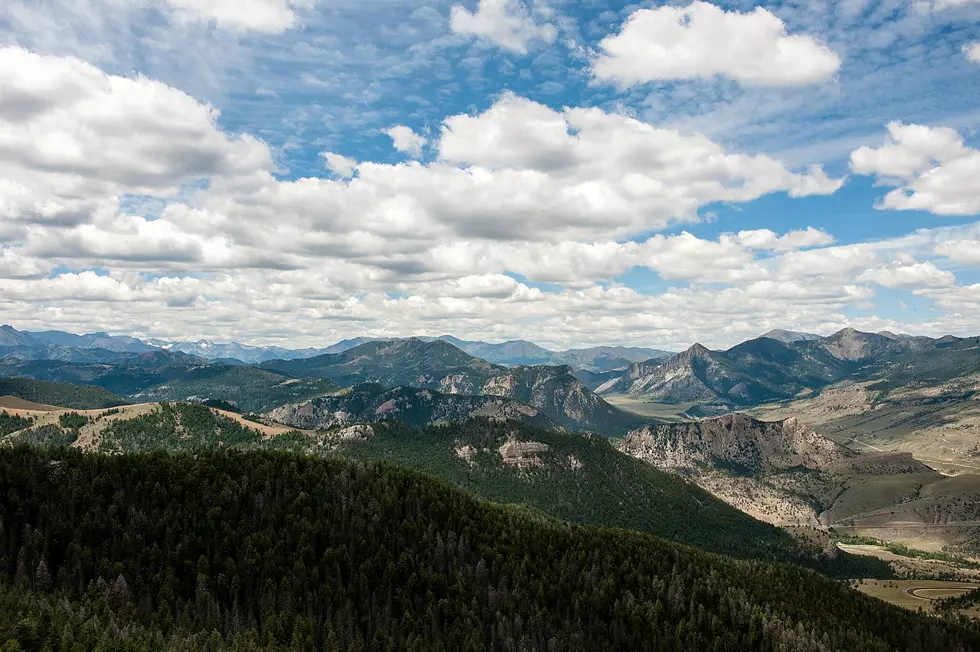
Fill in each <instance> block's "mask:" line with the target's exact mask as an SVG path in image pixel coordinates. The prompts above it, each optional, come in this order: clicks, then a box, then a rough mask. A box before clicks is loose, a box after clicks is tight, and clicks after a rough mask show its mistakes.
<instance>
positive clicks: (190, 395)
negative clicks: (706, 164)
mask: <svg viewBox="0 0 980 652" xmlns="http://www.w3.org/2000/svg"><path fill="white" fill-rule="evenodd" d="M336 389H337V384H336V383H334V382H333V381H332V380H330V379H329V378H299V379H293V378H289V377H287V376H283V375H281V374H277V373H273V372H271V371H264V370H262V369H255V368H254V367H243V366H235V367H232V366H227V365H208V366H204V367H195V368H191V369H188V370H187V371H186V372H185V373H184V374H182V375H181V376H180V377H179V378H177V379H175V380H172V381H169V382H167V383H165V384H163V385H158V386H156V387H150V388H148V389H146V390H143V391H141V392H138V393H136V394H134V395H133V396H132V397H133V398H134V399H138V400H140V401H149V402H153V401H186V400H208V399H215V400H222V401H228V402H230V403H232V404H233V405H235V406H236V407H237V408H238V409H239V410H241V411H242V412H256V413H261V412H266V411H268V410H272V409H274V408H277V407H279V406H282V405H286V404H288V403H295V402H298V401H305V400H308V399H310V398H314V397H317V396H323V395H324V394H329V393H330V392H333V391H335V390H336Z"/></svg>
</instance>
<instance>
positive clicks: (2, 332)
mask: <svg viewBox="0 0 980 652" xmlns="http://www.w3.org/2000/svg"><path fill="white" fill-rule="evenodd" d="M39 344H40V342H38V341H37V340H35V339H34V338H33V337H31V336H30V335H28V334H27V333H22V332H21V331H19V330H17V329H15V328H13V327H12V326H6V325H4V326H0V346H2V347H8V346H23V347H30V346H38V345H39Z"/></svg>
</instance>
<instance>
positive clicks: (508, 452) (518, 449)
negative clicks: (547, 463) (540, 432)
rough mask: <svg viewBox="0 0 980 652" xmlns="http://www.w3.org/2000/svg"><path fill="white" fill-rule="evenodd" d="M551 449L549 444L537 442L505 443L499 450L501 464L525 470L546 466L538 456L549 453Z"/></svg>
mask: <svg viewBox="0 0 980 652" xmlns="http://www.w3.org/2000/svg"><path fill="white" fill-rule="evenodd" d="M550 449H551V447H550V446H548V445H547V444H542V443H539V442H536V441H517V440H516V439H511V440H508V441H507V442H505V443H504V444H503V445H502V446H501V447H500V448H499V449H498V452H499V453H500V461H501V463H503V464H506V465H508V466H515V467H517V468H520V469H523V468H530V467H540V466H544V462H543V461H542V460H541V458H540V457H538V454H539V453H547V452H548V451H549V450H550Z"/></svg>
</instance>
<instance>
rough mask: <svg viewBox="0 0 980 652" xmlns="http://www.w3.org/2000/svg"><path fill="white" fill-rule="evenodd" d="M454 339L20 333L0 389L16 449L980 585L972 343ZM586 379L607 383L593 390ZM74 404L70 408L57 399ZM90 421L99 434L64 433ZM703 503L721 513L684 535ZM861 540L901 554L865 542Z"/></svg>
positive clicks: (836, 570) (788, 336) (849, 571)
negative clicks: (495, 508) (280, 480)
mask: <svg viewBox="0 0 980 652" xmlns="http://www.w3.org/2000/svg"><path fill="white" fill-rule="evenodd" d="M6 334H7V336H10V331H9V330H8V331H6ZM451 339H452V338H408V339H396V340H368V339H363V338H361V339H352V340H350V341H349V342H345V343H340V344H338V345H336V346H334V347H326V349H322V350H318V351H313V350H311V351H309V352H310V353H317V354H316V355H304V356H293V357H286V358H281V359H271V360H264V361H261V362H257V363H255V364H248V363H246V362H245V361H232V360H228V359H210V358H204V357H200V356H198V355H196V354H194V353H188V352H183V351H178V350H166V349H155V348H151V349H149V350H142V351H131V350H124V351H109V350H103V349H95V348H88V349H78V352H75V351H76V350H75V349H73V348H72V347H67V348H66V347H61V348H59V350H58V352H57V356H58V359H52V355H53V354H52V353H51V352H50V351H49V350H47V349H45V350H40V349H38V350H36V355H33V356H24V355H22V354H20V353H18V351H21V350H22V349H21V348H18V347H21V346H23V342H22V341H20V340H19V342H20V344H18V346H17V347H13V348H11V347H8V349H3V348H2V347H0V354H2V353H3V352H4V351H5V350H6V351H7V354H6V355H5V356H3V357H0V374H5V375H18V376H28V377H30V378H33V379H27V378H11V379H2V378H0V387H6V388H9V389H10V391H9V393H10V394H15V395H20V396H23V397H25V398H23V399H14V398H10V397H7V398H4V399H0V409H4V410H6V411H7V413H8V414H9V415H11V416H12V417H15V418H23V419H29V420H30V426H29V427H26V428H19V429H18V430H15V431H9V432H5V433H4V441H5V442H6V443H8V444H16V443H30V444H32V445H38V446H46V445H52V444H53V445H69V446H71V447H73V448H80V449H83V450H88V451H91V452H95V453H134V454H142V453H149V452H153V451H164V452H171V453H180V452H187V451H206V450H212V449H213V448H215V447H217V448H222V449H229V450H246V451H252V450H283V451H290V452H293V453H301V454H306V455H317V456H321V455H325V456H331V457H342V458H345V459H349V460H352V461H363V462H375V461H383V462H387V463H395V464H398V465H400V466H404V467H408V468H411V469H415V470H418V471H422V472H425V473H429V474H432V475H435V476H437V477H440V478H442V479H444V480H446V481H448V482H449V483H451V484H453V485H455V486H457V487H460V488H462V489H464V490H466V491H467V492H469V493H470V494H472V495H475V496H478V497H480V498H484V499H488V500H492V501H496V502H502V503H508V504H519V505H523V506H525V507H526V508H530V509H534V510H540V513H542V514H548V515H549V516H551V517H557V518H559V519H562V520H565V521H569V522H574V523H583V524H588V525H597V526H605V527H621V528H629V529H634V530H640V531H644V532H650V533H653V534H656V535H658V536H663V537H666V538H669V539H671V540H674V541H678V542H683V543H688V544H690V545H695V546H697V547H700V548H703V549H707V550H712V551H716V552H720V553H723V554H727V555H733V556H737V557H750V558H756V559H770V560H775V559H782V560H789V561H793V562H794V563H798V564H802V565H806V566H810V567H813V568H818V569H820V570H821V571H822V572H827V573H830V574H842V575H844V576H850V577H859V576H861V577H865V578H868V577H876V576H880V575H881V574H882V573H884V574H886V575H887V574H896V575H897V576H899V577H910V578H923V577H926V578H937V579H938V578H947V577H948V578H954V579H959V580H964V581H973V580H977V579H978V576H977V573H976V572H975V569H973V568H972V566H971V564H972V563H973V562H972V561H970V560H971V559H973V558H974V557H976V556H980V548H978V543H977V542H978V541H980V461H977V458H978V455H980V433H978V432H977V426H978V424H980V411H978V409H977V408H978V407H980V400H978V399H977V396H978V388H980V385H978V380H977V378H978V377H980V376H978V375H977V367H976V364H975V363H976V359H975V356H976V352H975V347H974V346H973V345H972V342H970V341H968V340H955V338H954V339H950V338H944V339H942V340H929V339H928V338H899V337H897V336H890V335H875V334H867V333H859V332H856V331H843V332H841V333H838V334H836V335H834V336H831V337H828V338H819V337H816V336H813V337H806V338H801V334H793V333H776V337H763V338H760V339H757V340H751V341H749V342H746V343H743V344H742V345H739V346H737V347H734V348H733V349H731V350H729V351H725V352H715V351H710V350H708V349H706V348H704V347H699V346H695V347H693V348H692V349H690V350H688V351H686V352H684V353H682V354H678V355H675V356H673V357H669V358H666V359H663V358H659V359H658V358H651V359H649V360H645V361H637V360H632V361H630V360H628V359H627V358H628V357H629V356H630V355H633V356H638V355H641V354H644V355H645V354H646V350H643V349H633V350H621V349H611V348H607V349H601V353H597V354H596V355H599V356H600V357H598V358H591V360H592V362H587V363H584V364H582V366H580V367H579V368H578V369H576V368H573V367H571V366H549V365H547V364H540V365H535V364H531V365H523V364H516V363H520V362H524V361H529V360H530V361H533V358H531V357H528V356H534V355H539V352H537V349H534V348H532V347H527V346H523V345H516V344H514V343H509V344H507V345H506V346H505V345H501V346H500V347H499V348H492V347H491V348H489V349H488V348H487V347H486V346H482V345H481V346H482V348H481V346H477V344H474V343H472V342H470V343H467V342H465V341H462V340H460V341H458V342H457V343H459V344H460V346H456V344H453V343H451V341H450V340H451ZM103 341H104V340H103V339H99V338H97V339H95V340H93V342H103ZM130 344H131V343H130ZM463 345H466V346H467V348H469V349H470V350H471V351H477V352H478V351H480V350H482V351H484V352H486V351H491V350H492V351H494V355H495V356H498V357H497V359H502V358H503V359H507V360H510V361H512V362H514V363H515V364H511V365H508V364H499V363H494V362H490V361H488V360H486V359H481V358H479V357H476V356H474V355H471V353H468V352H467V351H464V350H463V348H460V347H461V346H463ZM122 348H125V347H122ZM319 351H327V352H323V353H321V352H319ZM597 351H598V350H597ZM582 355H586V354H582ZM589 355H592V353H589ZM522 356H524V357H522ZM602 356H606V357H604V358H603V357H602ZM610 356H612V357H610ZM616 356H619V357H616ZM623 356H626V357H623ZM488 357H492V356H489V354H488ZM541 359H542V360H544V358H541ZM600 359H602V360H615V362H614V363H613V362H609V363H608V364H605V363H602V362H599V360H600ZM936 359H939V360H940V361H941V362H940V363H937V362H936ZM548 360H549V361H554V360H556V358H554V357H550V358H548ZM581 362H582V361H581V360H579V363H581ZM604 364H605V366H604ZM611 364H623V365H624V366H623V368H622V371H621V375H619V376H616V375H615V374H617V373H620V372H617V371H615V370H614V369H610V368H609V365H611ZM590 374H591V375H590ZM583 375H584V376H588V377H589V378H598V377H599V376H604V377H609V380H606V381H604V382H603V383H602V384H601V385H600V386H598V387H597V388H596V391H593V390H592V389H590V386H589V384H588V383H585V382H583V381H582V380H581V379H580V376H583ZM4 383H5V384H4ZM59 383H61V384H59ZM65 383H69V384H65ZM79 383H84V384H79ZM113 391H116V392H118V393H115V394H114V393H113ZM58 396H65V397H72V398H71V399H69V402H71V404H72V405H71V406H70V407H71V408H72V409H67V407H66V408H60V407H54V406H52V405H51V403H57V400H54V398H52V397H58ZM36 399H42V400H40V401H38V402H36V403H31V402H29V401H30V400H36ZM48 399H50V400H48ZM45 400H47V401H48V402H47V404H45V403H44V402H43V401H45ZM188 401H189V403H188ZM110 406H112V407H110ZM84 408H89V409H84ZM72 413H75V414H77V415H78V416H79V417H81V418H82V419H84V421H85V422H84V424H74V425H71V424H68V425H66V423H63V422H62V418H63V417H65V415H69V414H72ZM718 413H721V414H718ZM71 418H73V417H71ZM975 471H976V473H975ZM705 510H707V511H705ZM692 514H701V516H699V517H698V519H697V520H698V521H699V522H700V521H703V522H704V523H707V524H710V525H709V526H708V527H700V526H698V527H693V528H692V527H691V525H690V523H688V524H687V525H684V524H685V523H687V522H688V521H690V519H689V518H686V517H689V516H690V515H692ZM862 538H863V539H869V538H870V539H875V540H880V541H881V544H880V545H878V546H875V545H861V544H855V543H852V542H853V541H856V540H861V539H862ZM893 545H903V546H907V547H908V549H911V550H913V551H921V552H920V553H915V554H895V553H894V552H892V550H893V548H889V547H888V546H893ZM928 554H932V555H939V556H940V557H941V556H943V555H945V556H946V557H949V558H959V559H963V560H965V561H964V563H963V564H960V565H956V564H952V565H951V564H950V563H949V562H948V561H943V560H942V559H937V558H932V559H926V558H923V555H928ZM917 555H918V556H917Z"/></svg>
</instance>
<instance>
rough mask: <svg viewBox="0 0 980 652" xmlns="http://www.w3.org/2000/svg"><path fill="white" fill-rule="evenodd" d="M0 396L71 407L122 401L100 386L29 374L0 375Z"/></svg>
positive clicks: (96, 406) (93, 407) (95, 406)
mask: <svg viewBox="0 0 980 652" xmlns="http://www.w3.org/2000/svg"><path fill="white" fill-rule="evenodd" d="M0 396H16V397H17V398H22V399H24V400H25V401H31V402H33V403H40V404H42V405H57V406H59V407H65V408H71V409H74V410H100V409H102V408H111V407H116V406H118V405H123V404H125V403H126V401H124V400H123V399H121V398H119V397H118V396H116V395H115V394H113V393H112V392H109V391H107V390H105V389H102V388H101V387H93V386H90V385H68V384H65V383H48V382H44V381H40V380H34V379H31V378H0Z"/></svg>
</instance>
